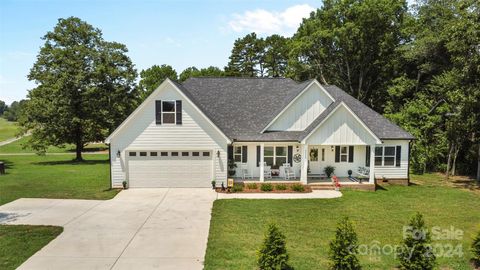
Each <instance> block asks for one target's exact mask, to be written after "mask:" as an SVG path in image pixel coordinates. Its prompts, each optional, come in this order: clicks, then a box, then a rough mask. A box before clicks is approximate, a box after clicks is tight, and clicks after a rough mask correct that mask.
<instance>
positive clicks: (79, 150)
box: [75, 141, 83, 161]
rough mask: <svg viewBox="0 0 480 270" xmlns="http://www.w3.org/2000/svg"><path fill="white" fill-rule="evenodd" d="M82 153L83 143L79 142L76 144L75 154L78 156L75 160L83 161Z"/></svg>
mask: <svg viewBox="0 0 480 270" xmlns="http://www.w3.org/2000/svg"><path fill="white" fill-rule="evenodd" d="M82 151H83V143H82V142H80V141H77V143H76V144H75V152H76V154H77V156H76V158H75V160H76V161H83V158H82Z"/></svg>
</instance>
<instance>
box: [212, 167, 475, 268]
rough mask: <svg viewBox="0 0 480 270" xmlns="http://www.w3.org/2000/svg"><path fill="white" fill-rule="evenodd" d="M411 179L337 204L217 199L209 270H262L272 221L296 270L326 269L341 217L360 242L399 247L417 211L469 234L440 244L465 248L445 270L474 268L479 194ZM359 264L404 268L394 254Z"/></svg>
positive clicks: (349, 194) (443, 264) (444, 261)
mask: <svg viewBox="0 0 480 270" xmlns="http://www.w3.org/2000/svg"><path fill="white" fill-rule="evenodd" d="M412 177H413V178H414V179H415V183H416V185H411V186H408V187H404V186H388V185H387V186H385V188H384V189H381V190H378V191H377V192H367V191H348V190H347V191H344V192H343V194H344V195H343V197H341V198H338V199H320V200H311V199H310V200H238V199H236V200H218V201H215V202H214V206H213V212H212V220H211V225H210V234H209V240H208V248H207V253H206V258H205V269H256V265H255V262H256V250H257V249H258V248H259V246H260V244H261V241H262V239H263V234H264V231H265V230H266V227H267V225H268V224H269V223H271V222H275V223H277V224H278V225H279V227H280V229H281V231H282V232H284V233H285V235H286V238H287V249H288V251H289V254H290V258H291V259H290V262H291V265H292V266H293V267H294V268H295V269H296V270H300V269H327V267H328V244H329V241H330V240H331V239H332V238H333V236H334V233H335V228H336V224H337V222H338V221H339V220H340V218H341V217H343V216H349V217H350V219H351V220H352V221H353V222H354V224H355V229H356V232H357V233H358V238H359V243H360V244H367V245H368V246H369V247H375V246H376V245H378V246H380V247H383V246H384V245H397V244H400V243H401V241H402V228H403V226H404V225H406V224H407V222H408V220H409V219H410V218H411V217H412V216H413V215H414V214H415V212H417V211H419V212H421V213H423V214H424V217H425V219H426V223H427V227H429V228H432V227H433V226H439V227H440V228H442V229H450V226H453V227H454V228H455V229H460V230H462V231H463V232H464V235H463V237H462V239H460V240H442V241H439V240H437V241H435V242H434V244H442V245H444V244H451V245H453V247H455V246H457V245H459V244H460V245H461V247H462V251H463V253H464V254H463V256H460V257H458V256H454V257H452V258H446V257H440V256H439V258H438V260H437V262H438V265H439V269H471V266H470V263H469V258H470V257H471V253H470V245H471V242H472V239H473V237H474V235H475V234H476V233H477V232H478V231H479V230H480V211H478V206H479V205H480V194H479V193H477V192H476V191H473V192H472V191H469V190H467V189H465V188H456V187H452V186H450V185H448V184H439V183H442V182H441V181H444V180H443V178H442V177H440V176H439V175H435V174H430V175H423V176H415V175H412ZM444 182H445V181H444ZM433 183H436V184H433ZM375 241H378V242H375ZM359 259H360V261H361V264H362V265H363V268H364V269H393V268H395V267H396V266H397V265H398V262H397V260H396V259H395V258H394V256H393V255H376V254H370V255H361V256H359Z"/></svg>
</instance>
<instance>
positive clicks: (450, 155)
mask: <svg viewBox="0 0 480 270" xmlns="http://www.w3.org/2000/svg"><path fill="white" fill-rule="evenodd" d="M452 151H453V145H451V144H450V147H449V148H448V158H447V171H446V172H445V177H446V178H447V179H448V177H449V176H450V162H451V160H452Z"/></svg>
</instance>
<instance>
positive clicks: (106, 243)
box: [0, 188, 216, 270]
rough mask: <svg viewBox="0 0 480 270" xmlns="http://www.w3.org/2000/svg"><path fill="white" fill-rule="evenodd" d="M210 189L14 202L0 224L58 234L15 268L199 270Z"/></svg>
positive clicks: (0, 212) (0, 213)
mask: <svg viewBox="0 0 480 270" xmlns="http://www.w3.org/2000/svg"><path fill="white" fill-rule="evenodd" d="M215 199H216V193H215V192H213V191H212V190H211V189H200V188H191V189H189V188H175V189H167V188H165V189H129V190H126V191H122V192H121V193H120V194H118V195H117V196H116V197H115V198H114V199H112V200H108V201H94V200H55V199H19V200H16V201H14V202H11V203H8V204H6V205H3V206H0V223H3V224H44V225H58V226H63V227H64V232H63V233H62V234H61V235H59V236H58V237H57V238H56V239H55V240H53V241H52V242H50V243H49V244H48V245H47V246H45V247H44V248H43V249H41V250H40V251H39V252H37V253H36V254H35V255H33V256H32V257H31V258H29V259H28V260H27V261H26V262H25V263H24V264H22V265H21V266H20V268H19V269H135V270H140V269H202V268H203V258H204V256H205V251H206V246H207V239H208V230H209V225H210V216H211V208H212V203H213V201H214V200H215Z"/></svg>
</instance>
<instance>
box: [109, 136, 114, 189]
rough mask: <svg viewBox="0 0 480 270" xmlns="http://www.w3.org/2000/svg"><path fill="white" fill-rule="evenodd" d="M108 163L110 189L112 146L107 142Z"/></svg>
mask: <svg viewBox="0 0 480 270" xmlns="http://www.w3.org/2000/svg"><path fill="white" fill-rule="evenodd" d="M108 163H109V175H110V189H112V188H113V187H112V148H111V145H110V144H108Z"/></svg>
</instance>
